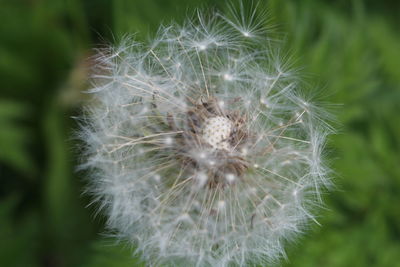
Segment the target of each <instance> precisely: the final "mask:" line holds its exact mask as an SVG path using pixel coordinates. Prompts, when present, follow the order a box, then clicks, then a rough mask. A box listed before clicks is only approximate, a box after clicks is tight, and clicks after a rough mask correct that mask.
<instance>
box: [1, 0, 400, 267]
mask: <svg viewBox="0 0 400 267" xmlns="http://www.w3.org/2000/svg"><path fill="white" fill-rule="evenodd" d="M243 1H244V3H245V4H247V3H250V1H246V0H243ZM261 6H268V9H269V11H270V14H271V17H272V18H273V19H272V21H273V24H275V25H277V27H276V28H277V31H278V32H280V33H282V34H284V36H286V38H287V41H288V45H287V48H288V49H289V50H290V51H292V53H293V54H294V55H295V58H297V59H298V60H297V61H296V63H295V64H296V66H298V67H302V68H303V74H304V75H305V76H307V78H306V79H307V81H308V82H310V83H311V84H316V85H317V86H319V87H321V88H322V89H323V90H322V91H321V96H322V97H323V98H324V99H325V100H326V101H327V102H330V103H336V104H341V105H340V106H339V108H336V109H335V110H334V112H335V114H336V116H337V120H338V123H337V124H336V126H338V127H339V131H340V132H339V134H338V135H335V136H332V137H331V139H330V142H329V144H328V149H329V157H330V158H331V159H332V167H333V169H334V170H335V172H336V174H335V183H336V184H337V188H336V189H335V190H334V191H332V192H331V193H329V194H326V196H325V200H326V203H327V205H326V208H325V209H322V210H320V213H319V217H320V218H319V222H320V223H321V226H318V225H314V226H312V227H311V229H310V230H309V231H308V232H307V233H306V234H305V235H304V236H303V237H301V238H299V239H298V240H297V242H296V243H295V244H290V245H289V246H288V260H286V261H283V265H284V266H351V267H358V266H390V267H391V266H400V167H399V164H400V32H399V31H400V2H399V1H395V0H393V1H373V0H370V1H362V0H354V1H350V0H339V1H317V0H305V1H294V0H292V1H289V0H285V1H278V0H270V1H268V2H267V3H263V2H262V3H261ZM196 7H218V8H220V9H225V8H226V5H225V1H224V0H222V1H217V0H215V1H206V0H203V1H201V0H190V1H183V0H180V1H179V0H157V1H156V0H146V1H143V0H115V1H111V0H110V1H107V0H81V1H79V0H8V1H7V0H0V21H1V23H0V181H1V186H0V266H4V267H8V266H11V267H13V266H24V267H25V266H51V267H52V266H54V267H64V266H65V267H67V266H68V267H69V266H93V267H94V266H100V267H103V266H104V267H105V266H115V267H122V266H145V264H144V263H141V262H140V261H139V260H138V259H137V258H136V259H135V258H132V257H131V256H130V253H131V248H130V247H129V246H128V245H115V244H114V240H112V238H109V237H107V236H105V235H102V233H104V228H103V224H104V218H103V217H102V216H101V215H99V216H97V217H95V216H94V213H95V207H88V208H86V205H87V204H88V203H89V202H90V199H89V198H88V197H87V196H84V195H82V192H83V188H84V185H85V182H84V180H83V177H84V173H76V172H75V171H74V168H75V167H74V166H76V162H77V158H78V155H77V153H76V152H75V151H76V150H77V147H79V144H77V143H76V142H75V141H74V140H73V139H72V138H71V136H72V134H73V131H74V130H76V129H77V125H76V122H75V121H74V120H73V119H72V118H71V117H72V116H77V115H79V113H80V107H81V105H82V104H83V103H84V101H85V99H87V95H86V94H84V93H83V91H84V90H85V89H86V88H87V86H88V81H87V77H88V67H90V60H88V58H89V57H90V56H91V55H92V54H93V50H92V49H93V48H94V47H99V46H101V45H104V44H105V43H115V42H116V41H117V40H119V39H120V38H121V37H122V36H123V35H124V34H126V33H137V35H136V36H137V39H139V40H143V41H145V40H146V39H147V38H148V37H149V36H151V34H152V33H154V32H155V31H156V29H157V25H158V24H159V23H160V22H169V21H170V20H171V19H174V20H177V21H182V20H183V18H184V14H185V13H186V12H187V11H188V12H191V11H193V10H194V9H195V8H196Z"/></svg>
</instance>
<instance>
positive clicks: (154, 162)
mask: <svg viewBox="0 0 400 267" xmlns="http://www.w3.org/2000/svg"><path fill="white" fill-rule="evenodd" d="M242 8H243V7H242ZM199 14H200V13H199ZM245 14H247V15H248V18H249V19H248V20H247V22H246V17H245ZM242 16H243V17H242ZM257 18H258V16H257V11H256V10H251V11H249V12H242V11H236V10H232V14H230V15H227V16H224V15H221V14H219V13H218V14H217V15H215V16H210V19H205V18H204V17H203V16H202V15H199V17H198V19H197V22H195V21H193V20H190V21H188V22H187V23H185V24H184V25H183V26H177V25H171V26H170V27H164V28H161V29H160V30H159V33H158V35H157V36H156V37H155V39H154V41H153V42H152V43H151V44H149V45H147V46H146V45H139V44H138V43H136V42H134V41H132V40H131V39H126V40H125V41H123V42H122V43H121V45H120V46H119V47H117V48H112V49H110V50H109V51H100V54H99V57H98V65H97V68H98V69H99V72H98V74H97V75H95V76H94V77H93V82H94V87H93V89H92V90H91V92H92V93H93V95H94V97H95V100H96V101H95V102H94V104H92V105H91V106H90V107H89V108H88V109H87V112H86V115H85V117H84V118H83V119H82V124H83V127H82V130H81V138H82V139H83V140H84V142H85V144H86V150H85V159H86V161H85V162H84V163H83V164H82V167H84V168H87V169H88V170H90V172H91V184H90V187H89V190H90V191H91V192H92V193H93V195H94V196H95V200H96V201H97V202H98V203H99V207H100V208H101V209H103V210H104V213H105V214H106V215H107V218H108V220H107V227H108V228H109V229H110V230H111V231H112V232H113V233H116V235H117V236H118V237H120V238H121V239H123V240H127V241H129V242H132V243H134V244H135V245H136V247H137V251H138V252H141V254H142V255H143V258H144V259H145V260H147V261H148V263H149V265H155V266H158V265H160V266H161V265H162V266H176V265H181V266H218V267H225V266H233V265H235V266H236V265H237V266H245V265H252V264H262V263H265V262H267V263H268V262H274V261H276V260H277V259H279V258H280V257H282V256H283V255H284V250H283V247H282V244H284V243H285V242H284V241H285V240H288V239H291V238H292V237H293V236H294V234H296V233H298V232H300V231H301V230H302V229H303V228H304V225H305V223H306V222H307V221H309V219H313V218H312V215H311V213H310V208H311V207H312V206H313V203H314V201H318V199H319V192H320V190H321V188H323V187H324V186H325V185H327V184H328V181H327V177H326V176H327V174H328V173H329V172H328V170H327V168H326V167H325V165H324V160H323V146H324V139H325V137H326V135H327V133H328V130H329V127H326V126H327V124H326V123H324V122H323V121H322V119H321V118H322V117H323V116H322V115H323V114H321V108H319V107H317V106H316V105H315V104H313V102H312V101H311V99H309V98H306V99H304V97H302V95H301V92H302V85H301V83H300V82H299V79H298V77H296V76H295V74H294V72H291V71H290V69H286V67H287V66H288V65H289V64H287V62H282V61H281V59H280V58H279V53H277V52H276V51H279V48H276V46H277V45H278V44H279V43H274V42H271V41H269V40H268V39H267V38H263V36H264V34H265V33H266V31H265V29H264V28H263V27H262V26H261V25H263V22H260V21H258V20H257ZM305 103H306V104H305Z"/></svg>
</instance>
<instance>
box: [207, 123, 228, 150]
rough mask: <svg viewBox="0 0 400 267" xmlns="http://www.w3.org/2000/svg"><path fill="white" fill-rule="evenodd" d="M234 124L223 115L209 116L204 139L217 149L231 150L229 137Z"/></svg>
mask: <svg viewBox="0 0 400 267" xmlns="http://www.w3.org/2000/svg"><path fill="white" fill-rule="evenodd" d="M232 126H233V125H232V122H231V121H230V120H229V119H228V118H225V117H222V116H216V117H212V118H208V119H207V120H206V121H205V122H204V126H203V139H204V141H205V142H207V143H208V144H209V145H211V146H212V147H213V148H215V149H225V150H230V148H231V145H230V144H229V140H228V139H229V136H230V134H231V130H232Z"/></svg>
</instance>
